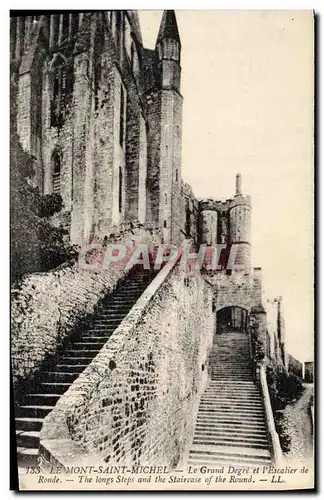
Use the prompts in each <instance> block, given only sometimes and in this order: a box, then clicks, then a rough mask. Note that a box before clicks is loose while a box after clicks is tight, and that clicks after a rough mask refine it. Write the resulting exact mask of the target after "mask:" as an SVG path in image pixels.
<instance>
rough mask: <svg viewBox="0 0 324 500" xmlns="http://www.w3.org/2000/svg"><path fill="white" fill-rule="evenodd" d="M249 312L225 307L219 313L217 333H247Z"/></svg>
mask: <svg viewBox="0 0 324 500" xmlns="http://www.w3.org/2000/svg"><path fill="white" fill-rule="evenodd" d="M247 322H248V312H247V310H246V309H243V307H236V306H230V307H223V309H220V310H219V311H218V312H217V328H216V332H217V333H225V332H243V333H246V331H247Z"/></svg>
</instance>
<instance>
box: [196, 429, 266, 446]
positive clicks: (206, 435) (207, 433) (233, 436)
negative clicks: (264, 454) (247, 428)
mask: <svg viewBox="0 0 324 500" xmlns="http://www.w3.org/2000/svg"><path fill="white" fill-rule="evenodd" d="M196 439H200V440H201V439H206V440H207V441H223V440H224V441H231V442H233V443H234V442H237V441H242V442H243V443H244V442H247V443H248V442H249V443H260V444H266V445H267V444H268V439H267V436H266V435H265V434H264V435H262V436H259V435H253V434H250V433H249V432H245V433H237V432H232V433H231V432H227V433H223V432H221V431H218V432H214V431H211V430H206V429H203V430H202V429H198V428H197V427H196V429H195V433H194V440H196Z"/></svg>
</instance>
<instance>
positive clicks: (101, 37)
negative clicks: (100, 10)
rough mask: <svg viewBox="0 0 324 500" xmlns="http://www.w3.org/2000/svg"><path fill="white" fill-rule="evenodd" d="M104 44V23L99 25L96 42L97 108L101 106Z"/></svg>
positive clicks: (95, 80) (95, 87) (95, 90)
mask: <svg viewBox="0 0 324 500" xmlns="http://www.w3.org/2000/svg"><path fill="white" fill-rule="evenodd" d="M103 46H104V31H103V26H102V24H101V25H100V26H99V27H98V29H97V31H96V35H95V43H94V60H93V64H94V74H93V77H94V94H95V109H98V108H99V92H100V85H101V75H102V66H101V58H102V50H103Z"/></svg>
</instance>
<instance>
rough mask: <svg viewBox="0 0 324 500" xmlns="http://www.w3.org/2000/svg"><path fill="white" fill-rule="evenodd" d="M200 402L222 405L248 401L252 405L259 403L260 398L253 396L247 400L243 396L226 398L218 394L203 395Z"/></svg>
mask: <svg viewBox="0 0 324 500" xmlns="http://www.w3.org/2000/svg"><path fill="white" fill-rule="evenodd" d="M200 401H210V402H224V403H231V404H232V403H242V402H244V403H245V402H246V401H250V402H251V403H252V404H254V403H259V402H260V397H259V395H257V394H256V395H255V396H249V398H246V397H244V396H241V395H239V396H227V395H226V394H225V395H223V394H219V395H212V396H205V395H203V396H202V397H201V400H200Z"/></svg>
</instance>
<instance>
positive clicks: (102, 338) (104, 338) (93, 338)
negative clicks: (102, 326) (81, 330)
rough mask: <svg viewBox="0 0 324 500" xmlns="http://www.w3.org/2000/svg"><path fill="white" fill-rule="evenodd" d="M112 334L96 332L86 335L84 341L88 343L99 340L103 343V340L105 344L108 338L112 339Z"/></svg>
mask: <svg viewBox="0 0 324 500" xmlns="http://www.w3.org/2000/svg"><path fill="white" fill-rule="evenodd" d="M110 337H111V335H107V332H102V333H101V332H99V331H98V332H96V333H94V334H93V335H91V336H86V337H83V339H82V341H84V342H86V343H88V342H98V343H101V342H104V344H106V343H107V342H108V340H109V339H110Z"/></svg>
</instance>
